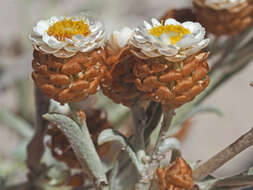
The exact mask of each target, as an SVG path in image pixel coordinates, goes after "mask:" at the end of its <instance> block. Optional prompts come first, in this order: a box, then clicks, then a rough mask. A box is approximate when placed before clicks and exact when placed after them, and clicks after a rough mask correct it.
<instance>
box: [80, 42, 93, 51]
mask: <svg viewBox="0 0 253 190" xmlns="http://www.w3.org/2000/svg"><path fill="white" fill-rule="evenodd" d="M95 47H96V43H93V44H90V45H88V46H84V47H82V48H80V52H89V51H91V50H93V49H95Z"/></svg>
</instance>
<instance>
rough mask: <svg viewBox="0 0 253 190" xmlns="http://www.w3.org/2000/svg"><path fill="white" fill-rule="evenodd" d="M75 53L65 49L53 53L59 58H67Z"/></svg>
mask: <svg viewBox="0 0 253 190" xmlns="http://www.w3.org/2000/svg"><path fill="white" fill-rule="evenodd" d="M75 54H76V53H75V52H68V51H65V50H59V51H57V52H55V53H54V56H55V57H59V58H69V57H72V56H74V55H75Z"/></svg>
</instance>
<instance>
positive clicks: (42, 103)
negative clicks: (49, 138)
mask: <svg viewBox="0 0 253 190" xmlns="http://www.w3.org/2000/svg"><path fill="white" fill-rule="evenodd" d="M35 104H36V131H35V134H34V136H33V138H32V139H31V141H30V143H29V144H28V145H27V161H26V164H27V167H28V168H29V170H30V174H28V178H29V179H30V181H32V180H33V179H32V178H33V177H35V176H37V175H39V174H40V171H41V165H40V161H41V158H42V156H43V153H44V150H45V147H44V143H43V139H44V135H45V133H46V130H47V125H48V121H46V120H44V119H43V118H42V115H43V114H45V113H47V111H48V108H49V98H48V97H46V96H45V95H44V94H43V93H42V92H41V91H40V90H39V89H38V88H37V87H35Z"/></svg>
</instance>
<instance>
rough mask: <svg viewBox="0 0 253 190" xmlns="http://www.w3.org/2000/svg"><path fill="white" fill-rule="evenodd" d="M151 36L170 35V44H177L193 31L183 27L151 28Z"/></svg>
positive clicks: (171, 25) (162, 26)
mask: <svg viewBox="0 0 253 190" xmlns="http://www.w3.org/2000/svg"><path fill="white" fill-rule="evenodd" d="M148 32H149V34H151V35H153V36H156V37H160V36H161V35H162V34H168V35H170V42H171V43H172V44H176V43H177V42H178V41H180V40H181V39H182V38H183V37H184V35H186V34H190V33H191V31H190V30H189V29H187V28H185V27H183V26H182V25H173V24H170V25H163V24H162V25H160V26H156V27H153V28H151V29H150V30H149V31H148Z"/></svg>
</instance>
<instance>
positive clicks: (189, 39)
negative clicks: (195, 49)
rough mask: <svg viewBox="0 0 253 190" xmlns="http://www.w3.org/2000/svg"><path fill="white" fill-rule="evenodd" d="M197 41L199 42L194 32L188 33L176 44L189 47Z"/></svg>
mask: <svg viewBox="0 0 253 190" xmlns="http://www.w3.org/2000/svg"><path fill="white" fill-rule="evenodd" d="M196 43H198V41H197V40H196V39H194V36H193V35H192V34H187V35H185V36H184V37H183V38H182V39H181V40H180V41H178V42H177V43H176V45H177V46H178V47H180V48H188V47H190V46H193V45H194V44H196Z"/></svg>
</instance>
